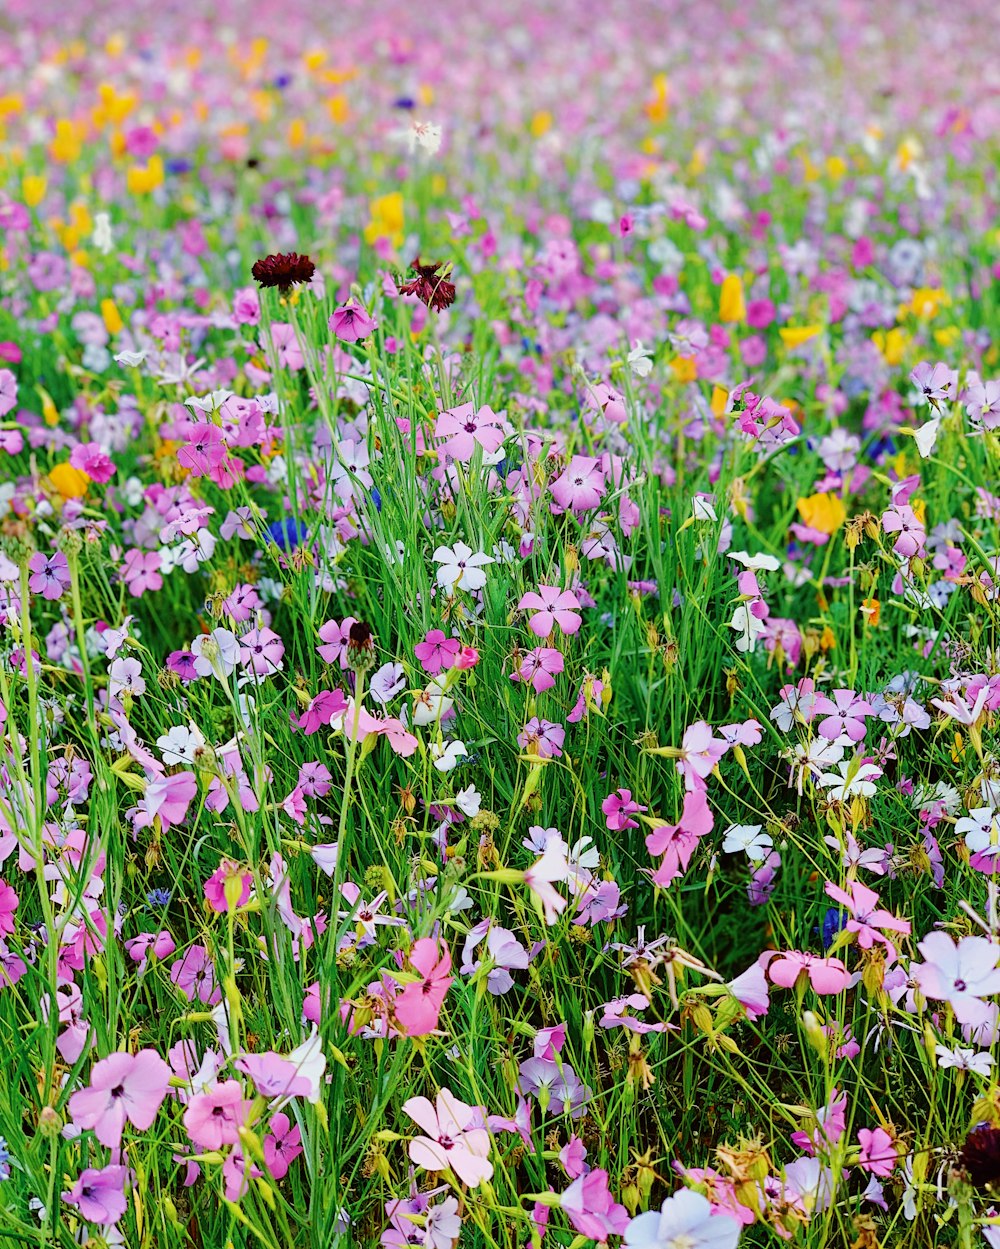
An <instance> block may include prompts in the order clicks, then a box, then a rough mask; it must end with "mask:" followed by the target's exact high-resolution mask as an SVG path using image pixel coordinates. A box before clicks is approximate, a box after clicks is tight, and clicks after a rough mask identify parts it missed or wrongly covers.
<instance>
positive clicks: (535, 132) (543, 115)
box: [528, 108, 552, 139]
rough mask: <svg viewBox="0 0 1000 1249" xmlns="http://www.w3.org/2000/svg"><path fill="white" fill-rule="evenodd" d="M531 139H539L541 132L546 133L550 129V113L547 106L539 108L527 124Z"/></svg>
mask: <svg viewBox="0 0 1000 1249" xmlns="http://www.w3.org/2000/svg"><path fill="white" fill-rule="evenodd" d="M528 129H529V130H530V131H531V137H532V138H533V139H540V138H541V137H542V135H543V134H548V132H549V131H550V130H551V129H552V114H551V113H550V112H549V110H548V109H547V108H543V109H540V110H539V111H538V112H537V113H536V114H535V115H534V117H532V119H531V122H530V124H529V126H528Z"/></svg>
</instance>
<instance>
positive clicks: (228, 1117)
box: [184, 1080, 250, 1149]
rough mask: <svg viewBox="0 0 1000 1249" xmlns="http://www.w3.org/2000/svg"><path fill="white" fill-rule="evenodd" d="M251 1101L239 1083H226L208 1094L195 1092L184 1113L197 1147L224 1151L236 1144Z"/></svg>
mask: <svg viewBox="0 0 1000 1249" xmlns="http://www.w3.org/2000/svg"><path fill="white" fill-rule="evenodd" d="M249 1110H250V1102H249V1101H247V1099H246V1098H245V1097H244V1096H243V1086H242V1085H241V1084H240V1082H239V1081H238V1080H226V1081H224V1082H223V1083H222V1084H217V1085H216V1086H215V1087H214V1088H213V1089H211V1090H209V1091H208V1092H206V1093H195V1094H194V1095H193V1096H192V1097H191V1100H190V1101H189V1102H188V1105H187V1109H186V1110H185V1111H184V1127H185V1129H186V1130H187V1134H188V1136H189V1137H190V1138H191V1140H192V1142H193V1143H194V1144H195V1145H198V1146H200V1147H201V1148H202V1149H221V1148H222V1146H223V1145H236V1144H238V1143H239V1139H240V1127H241V1125H242V1124H244V1123H245V1122H246V1118H247V1114H248V1112H249Z"/></svg>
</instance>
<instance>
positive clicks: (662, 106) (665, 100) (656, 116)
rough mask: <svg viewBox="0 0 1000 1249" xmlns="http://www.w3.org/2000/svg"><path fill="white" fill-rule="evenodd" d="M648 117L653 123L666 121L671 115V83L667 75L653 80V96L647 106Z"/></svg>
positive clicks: (658, 75) (659, 75)
mask: <svg viewBox="0 0 1000 1249" xmlns="http://www.w3.org/2000/svg"><path fill="white" fill-rule="evenodd" d="M645 109H646V116H647V117H648V118H649V120H650V121H652V122H661V121H666V120H667V117H668V115H669V113H670V83H669V82H668V80H667V76H666V74H657V75H656V77H655V78H654V79H653V95H652V98H651V99H650V100H648V101H647V103H646V105H645Z"/></svg>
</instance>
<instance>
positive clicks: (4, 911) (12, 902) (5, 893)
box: [0, 880, 17, 937]
mask: <svg viewBox="0 0 1000 1249" xmlns="http://www.w3.org/2000/svg"><path fill="white" fill-rule="evenodd" d="M16 910H17V894H16V893H15V892H14V890H13V889H12V888H11V887H10V885H8V884H7V882H6V881H5V880H0V937H9V936H10V935H11V933H12V932H13V931H14V912H15V911H16Z"/></svg>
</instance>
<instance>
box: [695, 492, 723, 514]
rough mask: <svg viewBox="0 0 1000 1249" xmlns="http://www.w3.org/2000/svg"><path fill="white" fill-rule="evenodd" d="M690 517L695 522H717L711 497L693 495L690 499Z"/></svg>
mask: <svg viewBox="0 0 1000 1249" xmlns="http://www.w3.org/2000/svg"><path fill="white" fill-rule="evenodd" d="M691 515H692V516H693V517H694V519H695V520H718V519H719V518H718V516H716V514H715V507H714V506H713V503H712V498H711V495H707V494H695V495H692V497H691Z"/></svg>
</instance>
